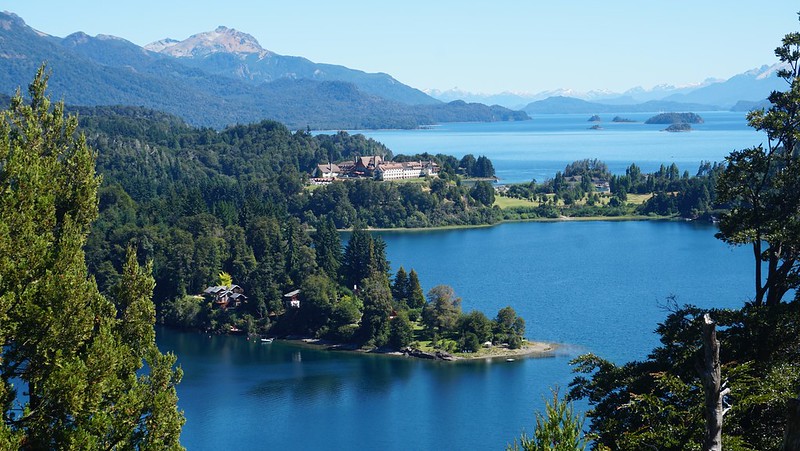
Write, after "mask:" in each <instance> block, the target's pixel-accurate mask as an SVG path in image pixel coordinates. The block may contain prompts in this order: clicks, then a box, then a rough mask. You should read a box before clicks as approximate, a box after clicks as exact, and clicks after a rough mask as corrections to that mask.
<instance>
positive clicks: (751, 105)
mask: <svg viewBox="0 0 800 451" xmlns="http://www.w3.org/2000/svg"><path fill="white" fill-rule="evenodd" d="M771 105H772V103H771V102H770V101H769V100H768V99H764V100H760V101H758V102H752V101H750V100H740V101H738V102H736V105H734V106H732V107H731V111H752V110H758V109H761V108H763V109H765V110H766V109H768V108H769V107H770V106H771Z"/></svg>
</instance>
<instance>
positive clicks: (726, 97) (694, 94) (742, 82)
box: [663, 64, 787, 109]
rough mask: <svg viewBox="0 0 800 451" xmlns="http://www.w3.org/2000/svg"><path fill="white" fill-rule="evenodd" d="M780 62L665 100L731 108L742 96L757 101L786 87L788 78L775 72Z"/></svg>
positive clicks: (743, 98) (671, 96)
mask: <svg viewBox="0 0 800 451" xmlns="http://www.w3.org/2000/svg"><path fill="white" fill-rule="evenodd" d="M780 67H781V65H780V64H773V65H771V66H766V65H765V66H761V67H759V68H757V69H753V70H749V71H747V72H744V73H741V74H738V75H735V76H733V77H731V78H729V79H728V80H725V81H723V82H720V83H713V84H710V85H708V86H704V87H702V88H698V89H695V90H693V91H691V92H688V93H685V94H673V95H670V96H668V97H665V98H664V99H663V100H667V101H672V102H685V103H704V104H712V105H719V106H720V107H722V108H726V109H728V108H730V107H732V106H733V105H735V104H736V102H738V101H740V100H746V101H751V102H758V101H761V100H764V99H766V98H767V97H768V96H769V94H770V93H771V92H772V91H776V90H777V91H783V90H786V89H787V85H786V81H784V80H783V79H781V78H778V76H777V75H776V74H775V72H776V71H777V70H778V69H780Z"/></svg>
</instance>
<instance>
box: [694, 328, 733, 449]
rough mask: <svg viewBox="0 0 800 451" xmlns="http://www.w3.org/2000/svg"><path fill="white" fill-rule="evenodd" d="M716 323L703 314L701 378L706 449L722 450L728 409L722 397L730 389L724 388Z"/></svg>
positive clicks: (704, 445) (704, 447)
mask: <svg viewBox="0 0 800 451" xmlns="http://www.w3.org/2000/svg"><path fill="white" fill-rule="evenodd" d="M716 325H717V324H716V323H715V322H714V321H712V320H711V317H710V316H709V315H708V313H706V314H705V315H703V365H702V368H701V370H700V379H702V381H703V388H704V389H705V395H706V401H705V413H706V437H705V441H704V443H703V450H704V451H722V417H723V416H725V413H726V412H727V409H724V408H723V406H722V399H723V398H724V397H725V395H727V394H728V393H729V392H730V390H729V389H727V388H723V384H722V375H721V372H720V363H719V342H718V341H717V329H716Z"/></svg>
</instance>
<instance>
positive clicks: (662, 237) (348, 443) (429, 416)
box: [158, 222, 752, 450]
mask: <svg viewBox="0 0 800 451" xmlns="http://www.w3.org/2000/svg"><path fill="white" fill-rule="evenodd" d="M714 231H715V229H714V228H713V227H712V226H710V225H704V224H692V223H683V222H556V223H509V224H503V225H500V226H496V227H491V228H481V229H467V230H450V231H426V232H414V233H381V235H382V236H383V238H384V239H385V240H386V242H387V244H388V257H389V259H390V260H391V262H392V266H393V268H395V269H396V268H398V267H399V266H400V265H402V266H404V267H405V268H406V270H409V269H410V268H414V269H416V270H417V272H419V274H420V278H421V282H422V284H423V288H424V289H425V290H428V289H430V288H431V287H432V286H434V285H436V284H440V283H444V284H449V285H451V286H453V287H454V288H455V291H456V293H457V294H458V295H459V296H461V297H462V298H463V303H462V306H463V308H464V310H466V311H469V310H471V309H479V310H482V311H484V312H486V313H487V314H488V315H489V316H494V314H495V313H496V312H497V310H498V309H499V308H501V307H504V306H506V305H511V306H513V307H514V308H515V309H516V310H517V312H518V313H519V314H520V315H521V316H523V317H524V318H525V319H526V321H527V334H526V335H527V336H528V338H530V339H534V340H545V341H554V342H559V343H564V344H565V346H564V347H563V348H561V351H560V352H559V353H558V355H557V356H555V357H551V358H543V359H522V360H518V361H515V362H511V363H507V362H504V361H502V362H494V363H490V362H484V361H480V362H466V363H463V362H459V363H455V364H453V363H437V362H428V361H420V360H415V359H405V358H393V357H385V356H370V355H352V354H346V353H335V352H325V351H319V350H315V349H308V348H304V347H300V346H298V345H293V344H289V343H282V342H275V343H273V344H269V345H262V344H260V343H253V342H250V341H247V340H245V339H244V338H243V337H224V336H215V337H209V336H206V335H203V334H192V333H179V332H174V331H168V330H160V331H159V334H158V341H159V344H160V346H161V348H162V349H163V350H172V351H175V352H176V353H177V354H178V360H179V363H180V365H181V366H182V367H183V370H184V372H185V377H184V380H183V382H182V383H181V384H180V386H179V388H178V394H179V396H180V401H179V406H180V407H181V408H182V409H183V410H184V411H185V414H186V418H187V423H186V426H185V427H184V433H183V436H182V441H183V443H184V445H185V446H187V448H188V449H190V450H195V449H200V450H205V449H209V450H216V449H234V448H235V449H241V450H249V449H275V450H295V449H296V450H307V449H367V450H372V449H382V450H401V449H402V450H407V449H437V450H438V449H442V450H447V449H502V448H503V447H504V445H505V444H506V443H507V442H509V441H511V440H512V439H513V438H514V437H515V436H518V435H519V433H520V432H521V431H522V430H523V429H525V430H527V431H528V432H531V430H532V428H533V424H534V420H533V412H534V410H535V409H540V408H542V406H543V401H542V399H543V396H546V395H547V394H548V393H549V390H550V388H551V387H554V386H560V387H562V390H563V389H565V388H566V386H567V385H568V383H569V381H570V380H571V379H572V375H571V373H570V367H569V364H568V361H569V360H570V359H571V358H572V357H574V356H576V355H578V354H580V353H583V352H594V353H596V354H599V355H601V356H603V357H605V358H608V359H611V360H614V361H616V362H619V363H622V362H625V361H628V360H632V359H642V358H644V357H646V354H647V352H648V351H649V350H650V349H652V348H653V346H655V345H656V344H657V337H656V336H655V335H654V334H653V329H654V328H655V327H656V325H657V323H658V322H659V321H660V320H662V319H663V318H664V316H665V315H666V313H665V312H664V311H663V309H662V308H661V307H660V306H661V305H663V304H664V302H665V299H666V298H667V297H668V296H670V295H674V296H675V297H677V300H678V302H680V303H694V304H697V305H700V306H704V307H710V306H717V307H738V306H741V305H742V303H743V301H744V300H745V299H746V298H747V296H748V295H749V294H750V293H751V286H752V283H751V277H752V267H751V262H750V259H751V258H752V257H751V256H750V254H749V252H747V250H746V249H731V248H729V247H727V246H726V245H724V244H723V243H721V242H719V241H718V240H716V239H714V237H713V235H714ZM579 407H583V406H579Z"/></svg>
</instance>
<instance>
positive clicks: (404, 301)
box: [392, 266, 410, 305]
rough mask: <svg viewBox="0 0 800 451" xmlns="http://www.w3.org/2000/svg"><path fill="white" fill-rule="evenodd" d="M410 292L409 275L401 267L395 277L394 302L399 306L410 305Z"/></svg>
mask: <svg viewBox="0 0 800 451" xmlns="http://www.w3.org/2000/svg"><path fill="white" fill-rule="evenodd" d="M409 292H410V290H409V283H408V274H406V270H405V269H403V267H402V266H401V267H400V269H398V270H397V274H395V275H394V284H393V285H392V297H393V298H394V302H395V303H397V304H399V305H408V298H409V296H408V295H409Z"/></svg>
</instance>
